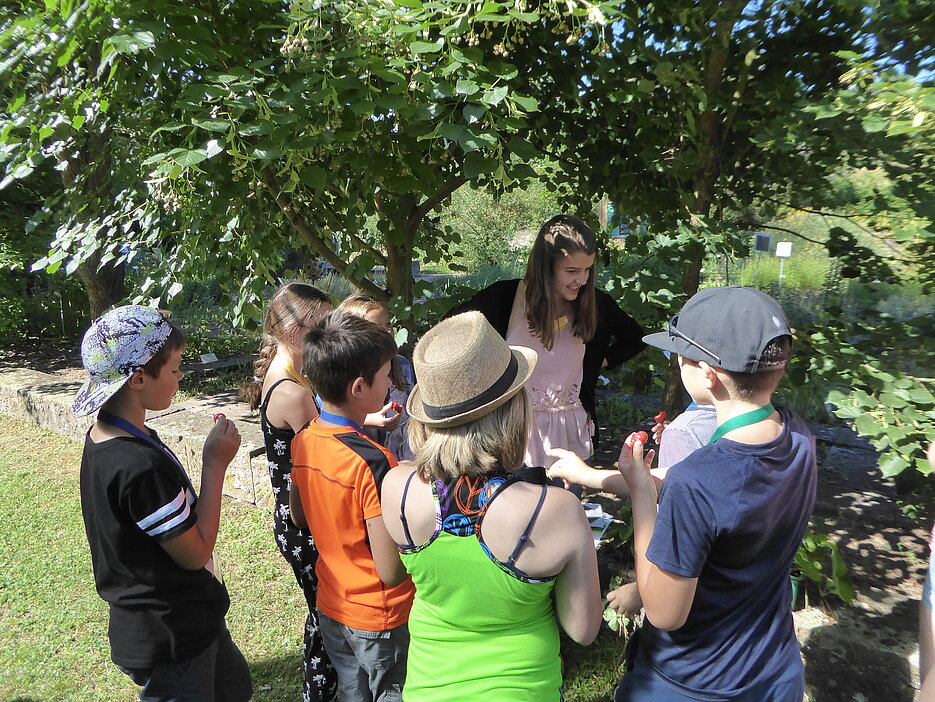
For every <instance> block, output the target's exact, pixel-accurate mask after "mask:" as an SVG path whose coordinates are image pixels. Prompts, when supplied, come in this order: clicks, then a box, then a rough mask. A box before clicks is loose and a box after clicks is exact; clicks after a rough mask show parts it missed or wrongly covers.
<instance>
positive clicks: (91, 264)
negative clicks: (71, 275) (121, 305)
mask: <svg viewBox="0 0 935 702" xmlns="http://www.w3.org/2000/svg"><path fill="white" fill-rule="evenodd" d="M100 262H101V251H100V250H98V251H95V252H94V254H93V255H92V256H91V257H90V258H89V259H88V260H86V261H85V262H84V263H82V264H81V265H80V266H78V268H77V269H76V271H75V272H76V273H77V274H78V278H80V279H81V282H82V283H83V284H84V289H85V291H86V292H87V294H88V307H89V309H90V312H91V319H97V318H98V317H100V316H101V315H102V314H104V312H106V311H107V310H108V308H110V307H111V306H113V305H114V304H116V303H117V302H120V301H121V300H122V299H123V298H124V297H126V294H127V286H126V269H125V267H124V264H122V263H120V264H118V265H114V264H113V262H108V263H106V264H104V266H101V265H100Z"/></svg>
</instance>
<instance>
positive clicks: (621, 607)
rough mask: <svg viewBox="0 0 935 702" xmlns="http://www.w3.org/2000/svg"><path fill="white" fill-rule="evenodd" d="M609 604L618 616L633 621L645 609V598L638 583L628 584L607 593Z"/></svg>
mask: <svg viewBox="0 0 935 702" xmlns="http://www.w3.org/2000/svg"><path fill="white" fill-rule="evenodd" d="M607 604H608V605H609V606H610V608H611V609H613V610H614V611H616V612H617V613H618V614H622V615H623V616H625V617H628V618H630V619H633V617H635V616H636V615H637V614H639V613H640V611H641V610H642V609H643V598H642V597H640V591H639V588H638V587H637V586H636V583H627V584H626V585H621V586H620V587H618V588H617V589H616V590H611V591H610V592H608V593H607Z"/></svg>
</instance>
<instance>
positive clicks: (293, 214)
mask: <svg viewBox="0 0 935 702" xmlns="http://www.w3.org/2000/svg"><path fill="white" fill-rule="evenodd" d="M260 179H261V180H262V182H263V185H264V187H265V188H266V190H267V192H268V193H269V195H270V197H272V198H273V201H274V202H275V203H276V205H277V206H278V207H279V209H280V211H281V212H282V213H283V216H285V218H286V220H287V221H288V222H289V224H290V225H291V226H292V229H293V230H294V231H295V233H296V234H298V235H299V238H300V239H301V240H302V241H303V242H304V243H305V244H306V245H307V246H309V247H310V248H311V249H313V250H314V251H315V252H316V253H318V255H319V256H321V257H322V258H323V259H325V261H327V262H328V263H330V264H331V265H332V266H333V267H334V269H335V270H336V271H338V273H340V274H341V275H343V276H344V277H345V278H347V262H346V261H344V260H343V259H342V258H341V257H340V256H338V254H337V253H336V252H335V251H334V250H333V249H332V248H331V247H330V246H328V244H327V243H326V242H325V240H324V239H322V238H321V236H320V235H319V234H318V233H317V232H315V231H313V230H312V228H311V227H310V226H309V225H308V222H307V221H306V219H305V218H304V217H302V216H300V214H299V213H298V211H297V210H296V207H295V206H294V205H293V204H292V203H291V202H289V201H288V200H287V199H286V198H285V197H284V196H283V193H282V188H281V187H280V184H279V181H278V180H277V178H276V176H275V175H274V174H273V173H272V171H271V170H270V169H269V168H264V169H263V170H262V171H260ZM371 248H372V247H371ZM348 280H351V279H350V278H348ZM351 282H352V283H353V284H354V285H356V286H357V287H358V288H360V289H361V290H362V291H364V292H365V293H367V294H368V295H372V296H373V297H375V298H377V299H379V300H386V299H388V295H387V294H386V291H385V290H383V289H382V288H380V287H378V286H377V285H375V284H374V283H373V282H372V281H370V280H367V279H366V278H363V279H361V280H351Z"/></svg>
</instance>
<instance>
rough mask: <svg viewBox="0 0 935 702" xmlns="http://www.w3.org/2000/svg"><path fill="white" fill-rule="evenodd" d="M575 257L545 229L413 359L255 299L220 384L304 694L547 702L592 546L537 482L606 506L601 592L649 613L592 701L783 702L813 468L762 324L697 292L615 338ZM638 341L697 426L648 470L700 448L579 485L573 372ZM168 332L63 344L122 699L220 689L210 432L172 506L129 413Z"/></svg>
mask: <svg viewBox="0 0 935 702" xmlns="http://www.w3.org/2000/svg"><path fill="white" fill-rule="evenodd" d="M595 252H596V244H595V243H594V238H593V234H591V232H590V230H589V229H587V227H586V226H585V225H584V224H583V223H582V222H580V220H577V219H576V218H573V217H568V216H559V217H556V218H553V219H552V220H549V222H547V223H546V224H545V225H543V228H542V229H541V230H540V232H539V235H538V237H537V240H536V242H535V244H534V246H533V253H532V255H531V257H530V262H529V265H528V267H527V274H526V276H525V278H524V279H523V281H510V282H508V283H507V284H496V285H495V286H492V287H491V288H489V289H488V290H486V291H482V292H481V293H479V294H478V295H477V296H476V297H475V298H473V299H472V300H471V301H469V303H467V304H466V305H465V306H463V307H462V308H459V309H456V310H453V311H452V313H451V316H450V317H449V318H447V319H445V320H443V321H442V322H440V323H439V324H438V325H436V327H434V328H433V329H432V330H430V331H429V332H428V333H427V334H426V335H425V336H424V337H423V338H422V339H420V341H419V343H418V344H417V345H416V348H415V350H414V352H413V365H414V368H413V365H410V364H409V363H408V361H406V360H405V359H403V358H402V357H400V356H399V355H398V351H397V348H396V344H395V342H394V341H393V337H392V335H391V334H390V333H389V329H388V321H389V320H388V318H387V314H386V310H385V308H383V307H382V306H381V305H379V303H375V302H374V301H372V300H369V299H368V298H363V297H360V296H353V297H352V298H350V299H348V300H347V301H345V302H343V303H342V304H341V305H340V306H339V308H338V309H337V310H333V311H332V309H331V302H330V300H329V299H328V298H327V296H325V295H324V294H322V293H321V292H320V291H318V290H317V289H315V288H313V287H312V286H308V285H302V284H296V283H293V284H289V285H287V286H284V287H283V288H282V289H280V290H279V291H278V292H277V293H276V295H275V296H274V297H273V299H272V300H271V302H270V303H269V306H268V310H267V315H266V320H265V324H264V343H263V348H262V349H261V353H260V359H259V361H258V362H257V364H256V368H255V375H256V377H255V378H254V382H253V383H251V384H249V386H248V387H247V388H246V394H247V398H248V400H249V401H250V403H251V405H252V406H253V407H255V408H257V409H258V410H259V412H260V418H261V426H262V429H263V433H264V437H265V441H266V448H267V457H268V461H269V470H270V478H271V482H272V486H273V492H274V495H275V509H274V533H275V538H276V541H277V544H278V546H279V548H280V551H281V552H282V554H283V556H284V557H285V558H286V559H287V561H289V563H290V565H291V566H292V568H293V571H294V573H295V577H296V579H297V581H298V583H299V584H300V586H301V587H302V589H303V591H304V593H305V596H306V600H307V603H308V609H309V612H308V618H307V621H306V627H305V637H304V638H305V641H304V656H303V658H304V662H305V685H304V698H305V699H306V700H330V699H334V698H335V692H336V690H337V691H338V693H339V694H340V698H341V699H342V700H344V701H345V702H351V701H356V700H361V701H368V702H369V701H371V700H373V701H376V700H384V701H387V702H389V701H392V700H399V699H406V700H413V701H419V702H421V701H423V700H462V699H484V700H504V702H506V701H507V700H509V701H513V700H559V699H561V697H562V692H561V668H560V661H559V658H558V628H557V627H558V625H561V627H562V628H563V629H564V630H565V631H566V633H567V634H568V635H569V636H571V637H572V638H573V639H574V640H575V641H577V642H579V643H581V644H587V643H590V641H591V640H593V638H594V637H595V636H596V634H597V632H598V628H599V625H600V621H601V618H600V609H601V597H600V592H599V586H598V577H597V560H596V554H595V551H594V548H593V544H592V538H591V533H590V529H589V528H588V525H587V521H586V519H585V518H584V514H583V510H582V509H581V507H580V504H579V502H578V500H577V499H576V497H575V496H574V495H573V494H571V493H570V492H569V491H566V490H564V489H563V488H561V487H556V486H555V483H557V482H561V481H563V480H564V481H565V482H566V484H568V485H574V484H577V485H583V486H590V487H593V488H599V489H604V490H610V491H614V492H617V493H618V494H621V495H624V496H628V497H629V499H631V500H632V503H633V519H634V550H635V553H636V582H634V583H631V584H628V585H625V586H624V587H622V588H620V589H619V590H617V591H614V592H612V593H610V594H609V595H608V598H609V600H610V602H611V605H612V606H614V607H616V608H618V609H619V610H620V611H624V612H630V613H632V612H635V611H638V610H640V609H643V610H644V611H645V613H646V620H647V621H646V624H645V625H644V627H643V629H642V631H641V632H640V635H639V636H638V637H635V639H634V643H633V645H632V646H631V649H632V650H631V651H630V652H629V655H628V672H627V673H626V674H625V675H624V676H623V678H622V680H621V683H620V685H619V686H618V689H617V692H616V700H617V701H618V702H623V701H625V700H683V699H684V700H696V699H709V700H717V699H725V700H726V699H731V700H740V701H741V702H744V701H747V700H749V701H750V702H753V701H754V700H774V701H775V702H787V701H788V702H793V701H796V702H797V701H798V700H801V698H802V695H803V690H804V681H803V674H802V663H801V658H800V655H799V652H798V648H797V644H796V641H795V637H794V632H793V628H792V619H791V611H790V601H791V592H790V583H789V577H788V573H789V568H790V566H791V562H792V558H793V556H794V553H795V551H796V548H797V547H798V544H799V541H800V540H801V537H802V534H803V533H804V531H805V528H806V525H807V520H808V515H809V513H810V511H811V508H812V504H813V502H814V495H815V482H816V471H815V451H814V440H813V438H812V437H811V435H810V434H809V433H808V430H807V429H806V428H805V426H804V424H803V423H802V422H801V420H799V419H798V418H797V417H796V416H795V415H794V414H793V413H792V412H790V411H788V410H786V409H784V408H781V407H780V408H775V407H773V405H772V404H771V403H770V397H771V395H772V392H773V391H774V390H775V388H776V386H777V384H778V383H779V381H780V379H781V378H782V375H783V372H784V368H785V366H786V364H787V363H788V361H789V358H790V356H791V338H792V337H791V331H790V330H789V328H788V325H787V323H786V321H785V317H784V316H783V313H782V310H781V309H780V308H779V306H778V305H777V304H776V303H775V301H774V300H772V299H771V298H769V297H768V296H767V295H765V294H763V293H760V292H758V291H756V290H753V289H750V288H741V287H730V288H710V289H707V290H703V291H702V292H700V293H698V294H697V295H696V296H694V297H693V298H692V299H691V300H689V302H688V303H687V304H686V305H685V307H684V308H683V309H682V310H681V312H680V313H679V314H678V315H676V316H675V317H673V318H672V320H671V321H670V322H669V325H668V329H667V330H666V331H663V332H660V333H657V334H651V335H649V336H646V337H642V330H640V328H639V326H638V325H637V324H636V322H634V321H633V320H632V318H630V317H629V316H628V315H626V314H625V313H623V312H622V311H621V310H619V307H617V306H616V304H615V303H614V302H613V301H612V300H611V299H610V298H609V296H606V294H604V293H602V292H601V291H598V290H596V289H595V286H594V263H595ZM644 342H645V343H648V344H650V345H652V346H655V347H657V348H660V349H663V350H664V351H666V352H669V353H676V354H677V355H678V359H679V366H680V370H681V375H682V380H683V383H684V385H685V388H686V390H687V391H688V392H689V394H690V395H691V396H692V399H693V400H694V402H695V403H697V406H699V407H706V408H713V409H704V410H701V409H691V410H690V411H691V412H696V413H697V412H702V413H704V414H697V415H688V413H686V415H688V416H690V417H692V418H693V419H696V418H702V417H703V418H704V420H705V421H704V422H702V423H698V422H695V421H692V422H688V421H684V420H683V421H682V422H680V424H687V425H688V427H689V428H688V429H686V430H685V431H684V432H683V433H679V434H678V437H679V438H678V439H677V438H676V431H678V428H677V427H675V426H672V427H669V428H668V429H665V430H664V432H663V436H664V437H665V440H664V441H663V442H662V446H663V447H664V448H663V453H665V451H666V450H667V449H668V445H671V446H673V448H675V445H676V444H683V441H684V439H683V438H682V437H689V436H690V437H692V438H691V439H690V440H691V441H695V442H697V443H698V444H699V445H698V446H690V447H689V448H684V444H683V448H682V450H681V451H680V454H684V456H682V455H680V456H679V458H680V459H681V458H684V460H679V461H678V462H677V463H674V464H672V465H671V466H669V465H665V466H663V467H664V468H666V469H668V470H667V472H666V473H665V475H664V478H663V477H661V476H660V475H658V474H657V475H654V471H655V469H653V468H652V467H651V466H652V463H653V458H654V455H653V452H652V451H650V452H648V453H647V454H646V455H644V453H643V449H644V446H643V443H642V442H640V441H639V440H637V441H635V442H633V443H632V444H631V445H628V446H624V447H623V448H622V449H621V454H620V461H619V466H620V467H619V471H598V470H595V469H592V468H589V467H588V466H587V465H586V464H585V463H584V460H585V459H587V458H589V457H590V455H591V451H592V449H593V438H594V433H595V429H594V427H595V426H596V422H595V421H594V384H595V383H596V380H597V375H598V373H599V372H600V369H601V368H602V367H606V366H608V365H610V366H612V365H616V364H617V363H620V362H622V361H624V360H626V359H628V358H629V357H631V356H632V355H634V354H635V353H638V352H639V351H640V350H641V349H642V348H643V346H644ZM183 343H184V342H183V339H182V337H181V334H180V333H179V332H178V329H177V327H175V326H174V325H173V323H171V322H170V321H169V320H167V319H165V318H164V317H163V316H162V315H161V314H159V313H158V312H156V311H154V310H151V309H149V308H144V307H134V306H130V307H121V308H117V309H116V310H113V311H112V312H110V313H108V314H106V315H104V317H102V318H101V319H99V320H97V321H96V322H95V323H94V325H93V326H92V328H91V329H90V330H89V332H88V334H87V335H86V336H85V339H84V342H83V344H82V357H83V359H84V362H85V366H86V368H87V369H88V371H89V374H90V376H91V379H90V380H89V382H88V383H87V384H86V386H85V387H84V388H82V391H81V392H80V393H79V396H78V398H77V399H76V401H75V410H76V412H78V413H79V414H88V413H90V412H93V411H95V410H100V411H99V413H98V419H97V422H96V423H95V424H94V425H93V426H92V428H91V430H90V431H89V433H88V437H87V440H86V445H85V454H84V456H83V460H82V471H81V496H82V508H83V512H84V515H85V524H86V528H87V533H88V539H89V543H90V545H91V553H92V563H93V567H94V572H95V580H96V584H97V587H98V591H99V593H100V594H101V596H102V597H103V598H104V599H105V600H106V601H107V602H108V603H109V605H110V611H111V627H110V640H111V650H112V658H113V660H114V662H115V663H116V664H117V665H118V666H120V667H121V669H123V670H124V671H125V672H127V674H128V675H130V676H131V678H132V679H133V680H134V681H135V682H137V683H138V684H139V685H141V687H142V690H141V693H140V699H141V700H168V699H176V700H214V699H217V700H245V699H248V698H249V697H250V695H251V683H250V676H249V671H248V670H247V667H246V663H245V661H244V660H243V656H242V655H241V654H240V652H239V651H238V650H237V647H236V646H235V645H234V644H233V642H231V640H230V636H229V635H228V634H227V630H226V627H225V625H224V615H225V613H226V611H227V607H228V606H229V599H228V598H227V592H226V589H225V588H224V585H223V578H222V576H221V574H220V572H219V569H217V568H216V567H215V563H216V561H215V559H213V558H212V550H213V547H214V542H215V539H216V537H217V527H218V517H219V511H220V491H221V484H222V482H223V476H224V471H225V470H226V467H227V465H228V463H229V462H230V460H231V459H232V457H233V455H234V453H235V452H236V450H237V447H238V446H239V436H238V435H237V430H236V427H234V425H233V424H232V423H231V422H229V421H227V420H226V419H225V418H224V417H223V416H219V417H218V418H217V422H216V424H215V426H214V428H213V429H212V431H211V433H210V434H209V436H208V438H207V440H206V442H205V450H204V470H203V474H202V475H203V477H202V483H201V489H200V494H199V495H197V496H196V495H195V491H194V489H193V488H192V486H191V484H190V482H189V481H188V479H187V477H186V475H185V472H184V470H183V469H182V467H181V465H180V464H179V463H178V460H177V459H176V458H175V457H174V455H173V454H172V452H171V451H170V450H169V449H168V448H167V447H165V445H164V444H162V442H161V441H160V440H159V438H158V436H157V435H156V433H155V432H154V431H153V430H151V429H149V428H148V427H147V426H146V425H145V412H146V410H147V409H149V410H159V409H164V408H166V407H168V405H169V403H170V402H171V399H172V395H173V394H174V393H175V391H176V389H177V387H178V379H179V377H180V375H181V374H180V372H179V370H178V366H179V363H180V360H181V350H182V345H183ZM413 371H414V372H413ZM414 381H415V382H414ZM394 393H395V394H394ZM407 396H408V398H407ZM686 415H683V416H686ZM712 415H713V417H714V419H715V421H714V422H710V421H708V420H709V419H710V418H711V417H712ZM680 419H681V418H680ZM677 421H678V420H677ZM406 425H408V426H406ZM714 425H716V426H717V429H716V430H715V428H714ZM705 427H710V433H707V430H706V429H705ZM404 428H405V431H403V429H404ZM659 429H660V430H662V429H663V428H662V427H659ZM670 430H671V431H672V433H671V434H666V433H665V432H668V431H670ZM400 434H404V437H401V436H400ZM706 434H707V435H706ZM702 442H704V443H705V445H703V446H701V445H700V444H701V443H702ZM667 444H668V445H667ZM569 449H570V450H569ZM676 450H677V449H676ZM400 458H401V459H411V460H402V462H401V463H400V461H399V460H398V459H400ZM536 466H541V467H546V468H548V476H546V474H545V472H544V471H541V470H540V471H538V472H536V471H531V470H529V469H530V468H534V467H536ZM550 479H551V480H550ZM550 483H551V484H550ZM293 488H294V489H293Z"/></svg>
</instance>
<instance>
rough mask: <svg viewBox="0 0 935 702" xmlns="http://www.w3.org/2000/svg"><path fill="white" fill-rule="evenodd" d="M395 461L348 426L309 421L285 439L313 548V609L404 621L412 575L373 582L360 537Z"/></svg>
mask: <svg viewBox="0 0 935 702" xmlns="http://www.w3.org/2000/svg"><path fill="white" fill-rule="evenodd" d="M395 465H396V458H395V457H394V456H393V454H392V453H390V451H388V450H387V449H385V448H383V447H382V446H380V445H379V444H377V443H375V442H374V441H372V440H371V439H369V438H368V437H366V436H364V435H363V434H361V433H360V432H358V431H356V430H354V429H351V428H349V427H326V426H321V425H319V424H318V423H316V422H312V423H310V424H309V425H307V426H306V427H305V428H304V429H302V431H300V432H299V433H298V434H296V436H295V438H294V439H293V440H292V485H293V487H297V488H298V489H299V494H300V495H301V497H302V507H303V509H304V510H305V516H306V518H307V519H308V525H309V528H310V529H311V531H312V536H313V537H314V539H315V546H316V548H317V549H318V563H317V565H316V568H315V571H316V574H317V575H318V595H317V603H318V609H320V610H321V611H322V612H323V613H324V614H325V615H326V616H328V617H331V618H332V619H334V620H335V621H338V622H341V623H342V624H345V625H347V626H349V627H352V628H354V629H362V630H364V631H385V630H387V629H393V628H395V627H397V626H399V625H401V624H405V623H406V622H407V621H408V620H409V609H410V608H411V607H412V596H413V594H414V592H415V589H414V588H413V586H412V581H411V580H410V579H409V578H406V580H405V581H403V582H402V583H400V584H399V585H396V586H395V587H390V586H389V585H387V584H385V583H384V582H383V581H382V580H380V576H379V575H377V569H376V566H375V565H374V563H373V554H372V553H371V551H370V544H369V543H368V541H367V524H366V520H368V519H373V518H374V517H379V516H380V515H382V514H383V510H382V509H381V508H380V485H381V484H382V482H383V477H384V476H385V475H386V473H387V472H388V471H389V470H390V468H392V467H393V466H395Z"/></svg>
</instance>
